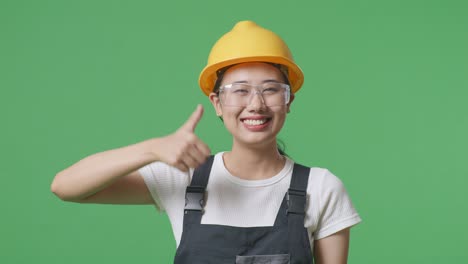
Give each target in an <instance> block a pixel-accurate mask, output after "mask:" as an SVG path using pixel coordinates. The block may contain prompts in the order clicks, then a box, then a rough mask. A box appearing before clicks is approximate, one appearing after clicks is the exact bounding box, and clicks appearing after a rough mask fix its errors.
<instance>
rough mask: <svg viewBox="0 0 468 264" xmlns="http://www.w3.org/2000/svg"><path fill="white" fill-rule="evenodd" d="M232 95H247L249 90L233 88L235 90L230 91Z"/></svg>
mask: <svg viewBox="0 0 468 264" xmlns="http://www.w3.org/2000/svg"><path fill="white" fill-rule="evenodd" d="M232 93H234V94H239V95H243V94H248V93H249V90H247V89H244V88H235V89H232Z"/></svg>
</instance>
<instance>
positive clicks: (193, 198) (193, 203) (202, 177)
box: [184, 155, 214, 226]
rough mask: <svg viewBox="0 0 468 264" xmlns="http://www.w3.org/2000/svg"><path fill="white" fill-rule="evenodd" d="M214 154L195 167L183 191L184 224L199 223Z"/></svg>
mask: <svg viewBox="0 0 468 264" xmlns="http://www.w3.org/2000/svg"><path fill="white" fill-rule="evenodd" d="M213 160H214V156H213V155H211V156H209V157H208V159H207V160H206V161H205V163H203V164H202V165H200V166H199V167H198V168H196V169H195V171H194V172H193V177H192V181H191V183H190V185H189V186H187V189H186V191H185V208H184V226H185V225H186V224H196V223H198V224H199V223H200V221H201V216H202V214H203V207H204V205H205V190H206V186H207V184H208V179H209V177H210V172H211V167H212V166H213Z"/></svg>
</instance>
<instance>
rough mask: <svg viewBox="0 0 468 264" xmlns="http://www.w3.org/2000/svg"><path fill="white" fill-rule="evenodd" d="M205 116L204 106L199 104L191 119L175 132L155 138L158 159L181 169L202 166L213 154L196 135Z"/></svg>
mask: <svg viewBox="0 0 468 264" xmlns="http://www.w3.org/2000/svg"><path fill="white" fill-rule="evenodd" d="M202 116H203V106H202V105H198V106H197V108H196V109H195V111H194V112H193V113H192V115H191V116H190V117H189V119H188V120H187V121H186V122H185V123H184V124H183V125H182V126H181V127H180V128H179V129H178V130H177V131H176V132H174V133H172V134H170V135H168V136H165V137H162V138H157V139H155V142H156V146H155V148H154V149H155V151H154V154H155V155H156V157H155V158H156V160H158V161H162V162H164V163H167V164H169V165H171V166H173V167H176V168H178V169H179V170H181V171H188V170H189V168H196V167H198V166H200V165H201V164H202V163H203V162H205V160H206V159H207V158H208V156H209V155H210V154H211V151H210V148H209V147H208V146H207V145H206V144H205V143H204V142H203V141H201V140H200V138H198V137H197V135H195V128H196V126H197V124H198V122H199V121H200V119H201V118H202Z"/></svg>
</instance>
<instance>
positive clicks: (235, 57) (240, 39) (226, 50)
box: [199, 21, 304, 95]
mask: <svg viewBox="0 0 468 264" xmlns="http://www.w3.org/2000/svg"><path fill="white" fill-rule="evenodd" d="M243 62H269V63H275V64H281V65H284V66H286V67H287V69H288V76H287V77H288V80H289V83H290V85H291V92H293V93H295V92H297V91H298V90H299V89H300V88H301V86H302V84H303V82H304V74H303V73H302V70H301V68H299V66H297V65H296V63H294V59H293V57H292V54H291V51H290V50H289V48H288V46H287V45H286V43H285V42H284V41H283V40H282V39H281V38H280V37H279V36H278V35H277V34H275V33H274V32H272V31H270V30H268V29H265V28H262V27H260V26H259V25H257V24H255V23H254V22H252V21H241V22H238V23H237V24H236V25H235V26H234V27H233V28H232V30H231V31H229V32H228V33H226V34H225V35H224V36H222V37H221V38H220V39H219V40H218V41H217V42H216V43H215V44H214V46H213V48H212V49H211V52H210V55H209V57H208V63H207V65H206V67H205V68H204V69H203V71H202V72H201V73H200V78H199V84H200V88H201V89H202V91H203V93H205V94H206V95H209V94H210V93H211V92H212V91H213V88H214V85H215V83H216V79H217V74H216V73H217V71H218V70H220V69H222V68H224V67H226V66H230V65H234V64H238V63H243Z"/></svg>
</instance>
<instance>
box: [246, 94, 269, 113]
mask: <svg viewBox="0 0 468 264" xmlns="http://www.w3.org/2000/svg"><path fill="white" fill-rule="evenodd" d="M265 107H266V105H265V101H264V100H263V96H262V93H261V92H260V91H255V92H254V93H252V95H251V96H250V100H249V103H248V105H247V108H248V110H254V111H258V110H262V109H265Z"/></svg>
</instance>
